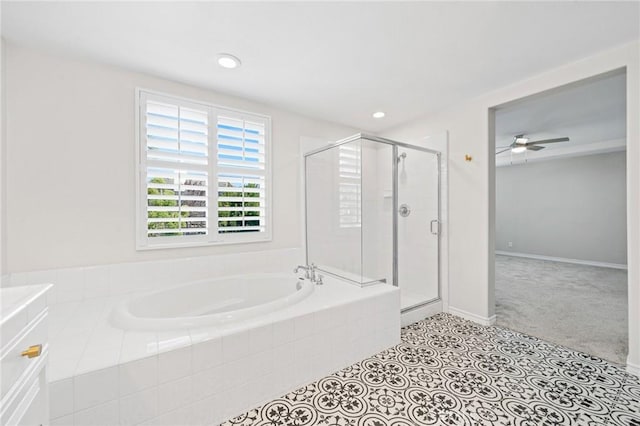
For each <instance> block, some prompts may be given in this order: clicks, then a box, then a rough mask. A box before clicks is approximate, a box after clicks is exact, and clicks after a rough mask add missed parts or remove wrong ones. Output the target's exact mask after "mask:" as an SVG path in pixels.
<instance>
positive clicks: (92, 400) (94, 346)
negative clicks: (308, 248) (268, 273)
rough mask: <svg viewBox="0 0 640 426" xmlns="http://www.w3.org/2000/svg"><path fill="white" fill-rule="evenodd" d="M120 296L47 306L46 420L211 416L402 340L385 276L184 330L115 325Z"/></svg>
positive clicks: (331, 286)
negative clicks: (54, 325)
mask: <svg viewBox="0 0 640 426" xmlns="http://www.w3.org/2000/svg"><path fill="white" fill-rule="evenodd" d="M292 276H293V275H292ZM119 300H121V297H107V298H96V299H91V300H85V301H84V302H80V303H66V304H59V305H58V306H54V307H53V308H52V311H53V313H52V317H57V319H58V321H60V323H59V324H62V325H59V326H58V327H59V330H58V332H57V334H56V337H55V338H54V339H53V340H52V345H51V354H52V360H51V369H50V372H51V375H50V394H51V395H52V397H51V404H50V405H51V419H52V424H54V425H55V424H65V425H72V424H75V425H84V424H122V425H129V424H131V425H133V424H140V423H144V424H212V423H219V422H220V421H222V420H223V419H225V418H228V417H230V416H232V415H236V414H238V413H241V412H243V411H245V410H247V409H249V408H250V407H252V406H255V405H258V404H260V403H263V402H265V401H268V400H270V399H273V398H274V397H276V396H278V395H281V394H283V393H285V392H289V391H291V390H293V389H295V388H297V387H299V386H301V385H303V384H305V383H308V382H310V381H313V380H317V379H318V378H320V377H323V376H325V375H327V374H330V373H331V372H333V371H336V370H338V369H339V368H343V367H344V366H346V365H349V364H351V363H353V362H355V361H357V360H359V359H362V358H364V357H367V356H370V355H372V354H374V353H376V352H378V351H380V350H382V349H384V348H386V347H390V346H393V345H394V344H396V343H397V342H398V341H399V339H400V316H399V310H400V297H399V291H398V289H396V288H395V287H392V286H390V285H386V284H380V285H375V286H372V287H367V288H358V287H356V286H353V285H350V284H348V283H344V282H342V281H339V280H335V279H331V278H329V279H327V280H326V282H325V285H323V286H318V287H316V289H315V291H314V293H312V295H311V296H309V297H308V298H307V299H305V300H303V301H301V302H299V303H298V304H296V305H293V306H290V307H287V308H285V309H283V310H281V311H277V312H273V313H271V314H269V315H265V316H263V317H260V318H253V319H249V320H247V321H244V322H241V323H238V324H233V325H229V326H226V327H212V328H202V329H195V330H188V331H186V332H184V331H171V332H159V333H154V332H140V331H123V330H119V329H116V328H114V327H112V326H110V325H109V323H108V316H109V312H110V309H111V307H112V306H113V305H114V304H115V303H117V301H119ZM78 354H80V355H78Z"/></svg>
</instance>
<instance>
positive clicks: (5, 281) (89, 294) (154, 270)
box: [0, 248, 303, 306]
mask: <svg viewBox="0 0 640 426" xmlns="http://www.w3.org/2000/svg"><path fill="white" fill-rule="evenodd" d="M302 259H303V253H302V250H301V249H299V248H291V249H279V250H269V251H256V252H245V253H234V254H226V255H212V256H200V257H190V258H184V259H170V260H159V261H148V262H134V263H118V264H112V265H97V266H85V267H78V268H64V269H50V270H43V271H32V272H15V273H11V274H7V275H3V276H2V277H1V278H2V279H1V280H0V285H1V286H3V287H5V286H14V285H29V284H43V283H53V284H55V287H54V288H52V289H51V291H50V292H49V294H48V297H47V301H48V304H49V306H52V305H56V304H65V303H69V302H80V301H83V300H89V299H94V298H103V297H108V296H121V295H124V294H130V293H133V292H139V291H145V290H150V289H157V288H159V287H163V286H168V285H173V284H176V283H181V282H189V281H195V280H198V279H204V278H217V277H222V276H227V275H236V274H241V273H243V274H245V273H252V272H256V273H258V272H283V271H286V272H289V271H290V270H291V269H292V268H293V266H295V265H297V264H299V263H300V262H302Z"/></svg>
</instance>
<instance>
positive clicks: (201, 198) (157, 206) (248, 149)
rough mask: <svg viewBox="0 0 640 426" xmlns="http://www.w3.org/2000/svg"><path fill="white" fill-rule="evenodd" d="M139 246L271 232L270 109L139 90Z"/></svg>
mask: <svg viewBox="0 0 640 426" xmlns="http://www.w3.org/2000/svg"><path fill="white" fill-rule="evenodd" d="M138 103H139V124H140V130H139V131H140V134H139V138H138V153H139V161H138V173H139V176H140V178H139V185H138V202H139V209H138V248H154V247H175V246H191V245H203V244H217V243H234V242H237V243H239V242H253V241H265V240H268V239H270V233H271V229H270V220H271V214H270V200H269V191H270V185H271V182H270V169H269V166H270V165H269V149H270V146H269V142H270V141H269V136H270V119H269V117H266V116H263V115H258V114H251V113H245V112H240V111H235V110H231V109H227V108H221V107H217V106H215V105H209V104H206V103H200V102H194V101H186V100H183V99H179V98H174V97H170V96H165V95H159V94H155V93H151V92H147V91H142V90H139V91H138Z"/></svg>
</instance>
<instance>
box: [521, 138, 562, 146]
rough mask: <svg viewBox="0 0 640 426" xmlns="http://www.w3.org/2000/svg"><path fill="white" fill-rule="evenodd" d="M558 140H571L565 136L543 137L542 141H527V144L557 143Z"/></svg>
mask: <svg viewBox="0 0 640 426" xmlns="http://www.w3.org/2000/svg"><path fill="white" fill-rule="evenodd" d="M556 142H569V138H567V137H565V138H554V139H543V140H541V141H531V142H527V143H526V144H525V145H527V146H529V145H539V144H543V143H556Z"/></svg>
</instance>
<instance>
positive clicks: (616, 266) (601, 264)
mask: <svg viewBox="0 0 640 426" xmlns="http://www.w3.org/2000/svg"><path fill="white" fill-rule="evenodd" d="M496 254H500V255H503V256H513V257H526V258H528V259H537V260H550V261H552V262H562V263H574V264H576V265H588V266H599V267H601V268H614V269H627V265H624V264H622V263H608V262H596V261H595V260H580V259H568V258H566V257H554V256H542V255H540V254H529V253H516V252H512V251H503V250H496Z"/></svg>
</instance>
